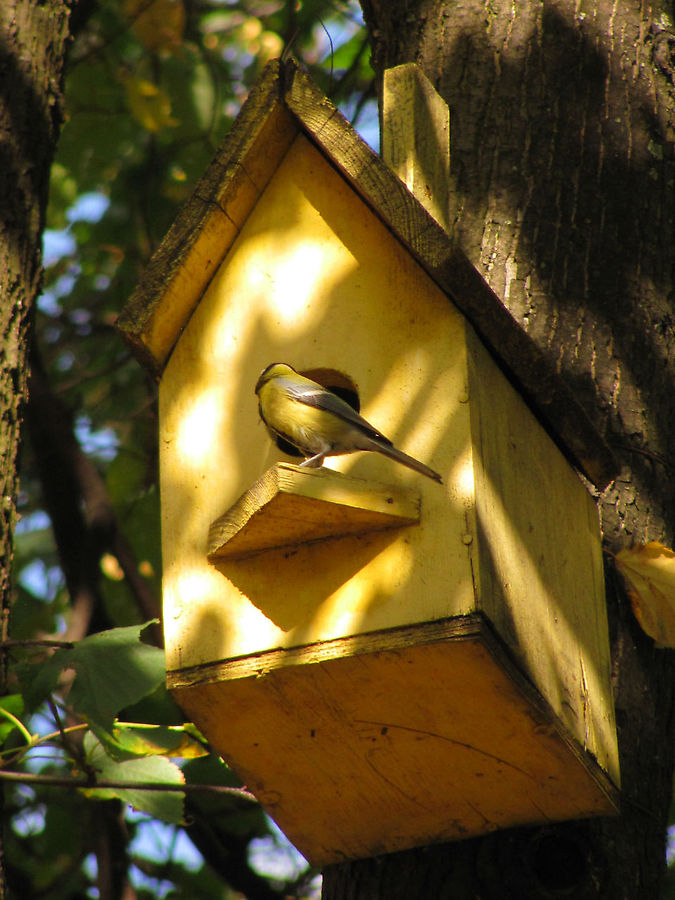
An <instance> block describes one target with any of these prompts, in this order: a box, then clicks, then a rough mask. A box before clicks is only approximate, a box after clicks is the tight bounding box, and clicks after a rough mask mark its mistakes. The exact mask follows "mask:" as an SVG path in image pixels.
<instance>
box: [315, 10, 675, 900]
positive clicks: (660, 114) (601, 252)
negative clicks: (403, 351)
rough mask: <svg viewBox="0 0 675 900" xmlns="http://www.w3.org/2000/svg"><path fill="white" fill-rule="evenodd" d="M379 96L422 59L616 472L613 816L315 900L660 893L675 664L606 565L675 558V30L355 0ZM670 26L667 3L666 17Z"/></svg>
mask: <svg viewBox="0 0 675 900" xmlns="http://www.w3.org/2000/svg"><path fill="white" fill-rule="evenodd" d="M362 5H363V8H364V14H365V18H366V23H367V27H368V30H369V33H370V37H371V41H372V48H373V65H374V68H375V71H376V73H377V76H378V78H379V79H380V81H381V78H382V73H383V71H384V69H385V68H387V67H390V66H394V65H398V64H400V63H404V62H416V63H418V64H419V65H420V66H421V67H422V69H423V70H424V72H425V73H426V75H427V77H428V78H429V79H430V80H431V81H432V83H433V84H434V85H435V87H436V88H437V90H438V91H439V93H440V94H441V95H442V96H443V98H444V99H445V100H446V101H447V103H448V104H449V106H450V110H451V170H452V176H451V184H450V215H449V221H450V222H451V223H453V228H454V229H455V233H456V234H457V235H458V236H459V237H460V239H461V243H462V246H463V248H464V250H465V251H466V252H467V253H468V255H469V256H470V258H471V259H472V261H473V262H474V264H475V265H476V266H477V267H478V268H479V270H480V271H481V272H482V273H483V274H484V276H485V277H486V278H487V280H488V281H489V282H490V284H491V286H492V287H493V288H494V290H495V291H496V292H497V293H498V294H499V296H500V297H501V298H502V299H503V301H504V303H505V304H506V305H507V306H508V308H509V309H510V310H511V312H512V314H513V315H514V316H515V317H516V318H517V320H518V321H519V322H521V323H522V325H523V327H524V328H526V329H527V330H528V331H529V332H530V334H531V335H532V336H533V338H534V339H535V340H536V341H537V342H538V343H539V344H540V346H541V347H542V348H544V349H545V351H546V352H547V353H549V354H550V355H551V358H552V359H553V360H555V362H556V364H557V366H558V369H559V371H560V373H561V375H562V377H563V378H565V379H566V380H567V381H568V383H569V384H570V385H571V386H572V387H573V388H574V390H575V391H576V392H577V395H578V396H579V398H580V400H581V401H582V403H583V404H584V405H585V407H586V408H587V410H588V411H589V413H590V414H591V415H592V416H593V418H594V419H595V421H596V422H597V424H598V427H599V428H600V429H601V430H602V431H603V432H604V433H605V435H606V437H607V440H608V442H609V443H610V445H611V447H612V449H613V450H614V452H615V454H616V455H617V457H618V458H619V459H620V461H621V464H622V466H623V468H622V472H621V476H620V477H619V478H618V479H617V480H616V481H615V482H614V483H613V484H612V485H610V487H609V488H608V489H607V490H606V491H605V492H604V494H603V495H602V496H599V497H598V503H599V507H600V511H601V517H602V524H603V531H604V546H605V549H606V551H608V553H607V566H606V569H607V591H608V603H609V612H610V631H611V634H610V637H611V641H612V652H613V664H614V673H613V674H614V680H615V698H616V707H617V719H618V726H619V740H620V754H621V770H622V779H623V800H622V811H621V816H620V817H619V818H616V819H603V820H597V821H585V822H575V823H565V824H559V825H552V826H551V827H550V828H546V829H541V828H528V829H513V830H509V831H502V832H498V833H496V834H494V835H491V836H490V837H487V838H484V839H476V840H470V841H465V842H460V843H456V844H450V845H444V846H439V847H432V848H425V849H423V850H418V851H410V852H408V853H402V854H394V855H391V856H388V857H381V858H379V859H377V860H364V861H362V862H357V863H353V864H346V865H343V866H334V867H331V868H329V869H328V870H327V871H326V873H325V876H324V898H325V900H337V898H341V900H343V898H354V900H356V898H363V900H366V898H367V900H378V898H382V900H384V898H387V900H396V898H404V897H405V898H411V897H437V898H445V897H452V898H453V900H461V898H469V897H471V898H473V897H481V898H482V900H487V898H494V900H508V898H518V900H523V898H542V900H543V898H549V900H550V898H555V897H563V896H565V897H572V896H573V897H574V898H575V900H583V898H587V897H603V898H612V900H620V898H649V900H653V898H656V897H658V896H659V893H660V884H661V881H662V878H663V871H664V859H665V852H664V838H665V829H666V816H667V812H668V807H669V804H670V797H671V789H672V774H673V738H674V733H673V732H674V724H675V716H674V712H675V705H674V702H675V696H674V695H675V692H674V684H675V677H674V676H675V661H674V659H673V657H674V655H675V654H673V652H672V651H664V650H657V649H655V648H654V646H653V643H652V641H651V640H649V639H648V638H646V637H645V635H643V634H642V633H641V631H640V630H639V628H638V627H637V625H636V624H635V621H634V619H633V618H632V614H631V612H630V607H629V603H628V601H627V598H626V596H625V594H624V592H623V590H622V587H621V585H620V584H619V583H618V581H617V578H616V577H615V574H614V569H613V565H612V562H611V555H610V554H611V553H612V552H615V551H616V550H618V549H619V548H620V547H623V546H627V545H630V544H631V543H632V542H634V541H635V542H641V541H648V540H660V541H662V542H664V543H666V544H668V545H669V546H671V547H672V546H673V543H674V540H675V503H674V499H675V498H674V495H673V478H672V472H673V464H674V461H673V456H672V453H670V452H669V449H670V447H672V446H673V445H674V444H675V390H674V387H675V384H674V382H675V363H674V359H675V357H674V354H673V351H674V349H675V318H674V311H673V300H674V297H675V294H674V291H673V268H674V266H673V263H674V262H675V251H674V249H673V241H672V236H673V211H674V206H675V187H674V179H675V160H674V155H673V138H674V137H675V89H674V85H673V71H674V69H675V34H674V33H673V31H672V30H668V29H667V27H666V25H665V24H664V23H667V22H668V19H667V17H666V15H665V13H666V7H667V6H668V4H663V3H662V4H659V3H652V4H650V3H641V2H638V0H628V2H625V3H620V4H617V3H615V2H614V0H588V2H584V0H558V2H554V0H545V2H540V0H522V2H518V3H511V2H507V0H491V2H490V3H486V2H483V0H463V2H461V3H460V2H457V0H418V2H413V0H363V2H362ZM671 12H672V10H671Z"/></svg>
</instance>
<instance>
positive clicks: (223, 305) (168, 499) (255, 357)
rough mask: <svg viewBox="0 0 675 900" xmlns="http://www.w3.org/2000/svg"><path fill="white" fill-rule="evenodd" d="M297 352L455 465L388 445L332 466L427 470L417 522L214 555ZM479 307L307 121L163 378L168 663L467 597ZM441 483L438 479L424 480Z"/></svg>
mask: <svg viewBox="0 0 675 900" xmlns="http://www.w3.org/2000/svg"><path fill="white" fill-rule="evenodd" d="M274 361H286V362H289V363H290V364H291V365H293V366H295V367H296V368H298V369H299V370H307V369H314V368H329V369H335V370H337V371H340V372H343V373H344V374H346V375H347V376H348V377H349V378H350V379H351V380H352V381H353V382H354V383H355V384H356V386H357V389H358V392H359V396H360V399H361V411H362V413H363V414H364V415H365V416H366V418H367V419H368V420H369V421H371V422H372V423H373V424H374V425H375V426H376V427H378V428H380V429H381V430H382V431H383V432H384V433H385V434H387V436H388V437H390V438H391V439H392V440H393V441H394V442H395V444H396V445H397V446H399V447H400V448H401V449H403V450H404V451H405V452H407V453H410V454H412V455H413V456H416V457H417V458H418V459H421V460H423V461H424V462H426V463H428V464H429V465H431V466H432V467H433V468H434V469H436V470H437V471H439V472H441V473H442V475H443V477H444V480H445V486H443V487H442V486H440V485H437V484H436V483H433V482H429V481H428V479H424V478H421V477H420V476H418V475H417V474H416V473H413V472H409V471H408V470H406V469H404V468H403V467H401V466H398V465H397V464H396V463H394V462H391V461H390V460H387V459H385V458H383V457H380V456H379V454H365V453H360V454H354V455H351V456H348V457H341V458H334V459H331V460H328V465H329V466H330V467H333V468H335V469H339V470H340V471H344V472H348V473H349V474H353V475H355V476H358V477H362V478H367V479H373V480H376V481H380V482H385V483H387V482H393V483H398V484H401V485H403V486H405V485H408V486H413V485H414V487H415V489H416V490H418V491H419V492H420V494H421V498H422V501H421V502H422V522H421V524H420V525H419V526H415V527H412V528H409V529H403V530H402V531H401V532H397V533H396V534H394V533H389V534H386V535H371V536H369V537H367V538H361V539H358V538H345V539H343V540H342V541H340V542H339V543H338V544H334V545H332V546H331V547H328V546H326V547H321V548H318V549H312V550H310V548H302V549H300V550H299V551H298V553H296V554H294V555H293V556H292V557H291V558H289V557H287V556H284V555H283V554H279V553H270V554H269V555H268V558H267V559H266V561H265V565H262V564H261V562H260V560H257V561H246V560H244V561H241V562H233V563H227V564H226V563H223V564H222V565H221V566H220V571H218V570H216V569H215V568H214V567H212V566H210V565H209V564H208V563H207V561H206V556H205V552H206V546H207V535H208V530H209V526H210V524H211V523H212V522H213V521H214V520H215V519H216V518H218V516H220V515H222V513H223V512H224V511H225V510H226V509H228V507H229V506H231V505H232V503H233V502H234V501H235V500H236V499H237V497H238V496H239V495H240V494H241V493H242V492H243V491H244V490H246V488H248V487H249V486H250V485H251V484H252V483H253V482H254V481H255V480H256V479H257V478H258V477H259V476H260V475H261V474H262V473H263V472H264V471H265V470H266V469H267V468H268V467H269V466H270V465H271V464H272V463H273V462H274V461H275V460H277V459H279V458H283V456H282V454H280V451H279V450H278V449H277V447H276V446H275V445H274V444H272V442H271V441H270V440H269V438H268V436H267V433H266V431H265V429H264V426H263V425H262V424H261V423H260V422H259V418H258V411H257V405H256V398H255V395H254V392H253V388H254V385H255V383H256V379H257V377H258V374H259V373H260V371H261V370H262V369H263V368H264V367H265V366H266V365H267V364H268V363H270V362H274ZM466 395H467V363H466V340H465V323H464V321H463V319H462V317H461V316H460V314H459V313H458V312H457V311H456V310H455V308H454V307H453V306H452V305H451V304H450V303H449V302H448V300H447V298H446V297H445V295H444V294H443V293H442V292H441V291H440V290H438V289H437V288H436V287H435V286H434V285H433V283H432V282H431V281H430V280H429V278H428V276H427V275H426V274H425V273H424V272H423V271H422V270H421V269H420V267H419V266H418V265H417V264H416V263H415V262H414V260H412V259H411V258H410V256H409V254H407V253H406V252H405V251H404V250H403V248H402V247H401V245H400V244H399V243H398V242H397V241H396V240H395V239H394V238H393V237H392V236H391V234H390V233H389V232H388V231H387V230H386V229H385V228H384V226H383V225H382V224H381V223H380V221H379V220H378V219H377V218H376V217H375V216H374V215H373V214H371V213H370V211H369V210H368V209H367V208H366V207H364V205H363V203H362V202H361V201H360V200H359V199H358V197H356V195H355V194H354V193H353V191H352V190H351V189H350V188H349V187H348V186H347V185H346V183H345V182H344V181H343V180H342V178H341V177H340V176H339V175H338V173H337V172H336V171H335V170H334V169H333V168H332V167H331V166H330V165H329V164H328V163H327V162H326V161H325V159H324V158H323V157H321V156H320V155H319V153H318V152H317V151H316V150H315V149H314V147H313V146H312V145H311V144H310V143H309V141H307V140H306V139H305V138H304V137H299V138H297V139H296V141H295V143H294V144H293V146H292V148H291V149H290V151H289V152H288V154H287V155H286V157H285V159H284V161H283V162H282V163H281V165H280V166H279V169H278V170H277V173H276V175H275V176H274V178H273V179H272V181H271V182H270V184H269V185H268V188H267V190H266V191H265V193H264V194H263V196H262V197H261V198H260V200H259V201H258V203H257V205H256V207H255V208H254V210H253V211H252V213H251V214H250V216H249V217H248V219H247V221H246V223H245V225H244V226H243V228H242V231H241V234H240V236H239V238H238V239H237V240H236V241H235V243H234V245H233V247H232V248H231V250H230V253H229V254H228V256H227V258H226V259H225V261H224V262H223V264H222V265H221V267H220V269H219V271H218V272H217V274H216V275H215V277H214V278H213V280H212V281H211V283H210V285H209V287H208V289H207V291H206V293H205V295H204V297H203V299H202V301H201V302H200V304H199V306H198V307H197V309H196V310H195V312H194V314H193V315H192V317H191V319H190V321H189V323H188V324H187V327H186V328H185V331H184V333H183V335H182V336H181V339H180V340H179V342H178V344H177V346H176V348H175V350H174V352H173V354H172V356H171V359H170V360H169V363H168V365H167V367H166V369H165V372H164V375H163V377H162V382H161V386H160V422H161V425H160V463H161V490H162V548H163V560H164V604H165V632H166V647H167V667H168V668H169V669H175V668H180V667H183V666H190V665H195V664H197V663H200V662H206V661H209V660H213V659H221V658H225V657H230V656H240V655H246V654H249V653H254V652H258V651H260V650H264V649H268V648H273V647H290V646H294V645H296V644H298V643H307V642H309V641H321V640H328V639H333V638H336V637H341V636H344V635H346V634H352V633H359V632H365V631H372V630H375V629H380V628H387V627H395V626H398V625H405V624H407V623H409V622H411V621H417V620H433V619H438V618H444V617H447V616H450V615H456V614H461V613H466V612H470V611H471V610H472V609H473V606H474V599H473V582H472V566H471V554H472V552H473V548H472V545H471V544H469V543H466V540H467V538H466V535H467V534H468V533H470V532H471V530H472V526H471V522H472V515H473V513H472V510H473V506H472V502H473V501H472V493H473V491H472V485H471V476H470V473H471V447H470V428H469V405H468V403H466V402H463V401H464V400H465V399H466ZM423 482H428V483H423Z"/></svg>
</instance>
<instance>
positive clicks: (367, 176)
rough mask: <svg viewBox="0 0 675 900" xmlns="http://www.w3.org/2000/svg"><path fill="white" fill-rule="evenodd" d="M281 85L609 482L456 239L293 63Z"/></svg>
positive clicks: (587, 437)
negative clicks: (446, 231) (425, 208)
mask: <svg viewBox="0 0 675 900" xmlns="http://www.w3.org/2000/svg"><path fill="white" fill-rule="evenodd" d="M284 85H285V100H286V103H287V105H288V107H289V109H290V110H291V111H292V112H293V113H294V114H295V115H296V116H297V118H298V121H299V122H300V123H301V125H302V127H303V128H304V129H305V131H306V133H307V134H308V136H310V137H311V139H312V140H313V141H314V142H315V143H316V144H317V145H318V146H319V147H320V148H321V149H322V150H323V151H324V152H325V153H326V154H327V155H328V157H329V158H330V160H331V161H332V162H333V164H334V165H335V166H336V167H337V168H338V169H339V170H340V172H341V173H342V174H343V175H344V177H345V178H347V180H348V181H349V183H350V184H351V185H352V187H353V188H354V189H355V190H356V191H357V192H358V193H359V194H360V196H361V197H362V198H363V199H364V200H365V202H366V203H368V204H369V206H370V207H371V208H372V209H373V211H374V212H375V214H376V215H378V216H379V217H380V218H381V219H382V221H383V222H384V223H385V224H386V225H387V227H388V228H389V229H390V230H391V231H392V232H393V234H394V235H395V236H396V237H397V238H398V240H400V241H401V242H402V243H403V244H404V245H405V247H406V248H407V249H408V250H409V251H410V252H411V253H412V254H413V256H414V257H415V259H417V261H418V262H419V263H420V265H421V266H422V267H423V268H424V269H425V271H426V272H427V273H428V274H429V275H430V276H431V278H433V280H434V281H435V282H436V283H437V284H438V286H439V287H440V288H441V289H442V290H443V291H444V292H445V293H446V294H448V295H449V296H450V297H451V299H452V300H453V302H454V303H455V304H456V306H457V307H458V308H459V309H460V310H461V311H462V312H463V313H464V315H465V316H466V317H467V319H468V320H469V322H471V324H472V325H473V327H474V328H475V329H476V331H477V332H478V334H479V335H480V337H481V339H482V340H483V341H484V342H485V344H486V345H487V346H488V348H489V349H490V351H491V353H492V354H493V356H494V357H495V359H497V360H498V361H499V364H500V366H501V367H502V368H503V369H504V371H505V372H506V374H507V375H508V377H509V378H510V379H511V380H512V381H513V383H514V384H515V385H516V386H517V387H518V389H519V390H520V392H521V393H522V394H523V395H524V396H525V397H526V398H527V400H528V402H529V403H530V404H531V406H532V408H533V409H534V411H535V413H536V414H537V416H538V417H539V418H540V420H541V421H542V423H543V424H544V426H545V427H546V428H547V430H548V431H550V433H551V434H552V435H553V436H554V438H555V439H556V441H557V443H558V445H559V446H560V447H561V449H562V450H563V451H564V452H565V453H566V454H567V455H568V456H569V457H570V459H571V460H572V461H573V462H574V464H575V465H576V466H577V467H578V468H579V469H580V470H581V471H582V472H583V473H584V475H586V477H587V478H589V480H590V481H591V482H592V483H593V484H594V485H595V486H596V487H597V488H598V489H602V488H604V487H606V486H607V484H608V483H609V482H610V481H611V480H612V479H613V478H614V477H615V476H616V474H617V472H618V464H617V462H616V459H615V458H614V455H613V454H612V452H611V450H610V449H609V447H608V446H607V444H606V443H605V441H604V440H603V438H602V437H601V435H600V434H599V432H598V431H597V429H596V428H595V425H594V424H593V422H592V421H591V419H590V417H589V416H588V414H587V413H586V411H585V410H584V408H583V407H582V405H581V404H580V403H579V401H578V400H577V398H576V396H575V395H574V393H573V392H572V391H571V389H570V388H569V387H568V386H567V384H566V383H565V382H564V381H563V380H562V378H561V377H560V375H559V373H558V372H557V371H556V370H555V366H554V364H553V362H552V361H550V360H549V359H548V358H547V357H546V356H544V354H543V353H542V351H541V350H540V349H539V347H538V346H537V345H536V344H535V343H534V341H533V340H532V338H531V337H530V336H529V335H528V334H527V332H526V331H524V330H523V329H522V328H521V326H520V325H519V324H518V323H517V322H516V321H515V319H514V318H513V317H512V315H511V314H510V312H509V311H508V310H507V309H506V307H505V306H504V305H503V303H502V302H501V301H500V299H499V298H498V297H497V295H496V294H495V293H494V292H493V291H492V289H491V288H490V287H489V285H488V284H487V282H486V281H485V280H484V279H483V278H482V276H481V275H480V274H479V272H478V271H477V270H476V268H475V267H474V266H473V265H472V263H471V262H470V261H469V260H468V258H467V257H466V255H465V254H464V252H463V251H462V250H461V248H460V247H459V246H458V245H457V243H456V241H454V240H452V239H449V238H448V236H447V235H446V233H445V232H444V231H443V229H442V227H441V226H440V225H439V224H438V223H437V222H436V221H435V220H434V219H433V218H432V217H431V216H430V215H429V214H428V213H427V212H426V210H424V209H423V208H422V207H421V205H420V204H419V203H418V202H417V201H416V200H415V198H414V197H413V196H412V194H411V193H410V192H409V191H408V190H407V189H406V187H405V185H404V184H402V183H401V181H400V180H399V179H398V178H397V177H396V176H395V175H394V174H393V172H391V171H389V169H388V168H387V166H385V165H384V164H383V162H382V160H380V159H379V157H378V156H377V155H376V154H375V153H373V151H372V150H371V149H370V148H369V147H368V146H367V145H366V144H365V143H364V142H363V141H362V140H361V139H360V138H359V137H358V135H357V134H356V132H355V131H354V129H353V128H352V127H351V126H350V125H349V123H348V122H347V121H346V120H345V119H344V118H343V117H342V116H341V115H340V113H339V112H338V111H337V110H336V109H335V107H334V106H333V105H332V104H331V103H330V102H329V101H328V100H327V99H326V97H324V96H323V94H321V92H320V91H319V90H318V89H317V88H316V86H315V85H314V84H313V82H312V81H311V80H310V79H309V78H308V76H307V75H305V74H304V73H303V72H301V71H300V70H299V69H298V68H297V65H295V64H294V63H291V62H289V63H286V65H285V70H284Z"/></svg>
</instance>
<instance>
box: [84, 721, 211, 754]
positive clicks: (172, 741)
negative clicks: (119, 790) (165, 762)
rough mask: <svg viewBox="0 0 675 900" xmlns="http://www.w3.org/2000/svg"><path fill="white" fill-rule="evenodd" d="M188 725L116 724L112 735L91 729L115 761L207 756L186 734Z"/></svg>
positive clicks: (206, 750) (189, 729)
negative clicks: (147, 757)
mask: <svg viewBox="0 0 675 900" xmlns="http://www.w3.org/2000/svg"><path fill="white" fill-rule="evenodd" d="M192 730H193V729H192V726H190V725H145V724H139V723H136V722H116V723H115V725H114V726H113V729H112V734H108V733H107V732H105V731H103V730H101V729H97V728H95V727H94V732H95V734H96V736H97V738H98V739H99V740H100V742H101V743H102V744H103V746H104V747H105V750H106V752H107V753H108V755H109V756H111V757H112V758H113V759H116V760H125V759H137V758H140V757H146V756H169V757H182V758H183V759H197V758H198V757H200V756H208V754H209V751H208V749H207V748H206V747H205V746H204V744H203V743H202V742H201V741H199V740H197V739H196V738H195V737H193V736H192V735H191V734H190V731H192Z"/></svg>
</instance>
